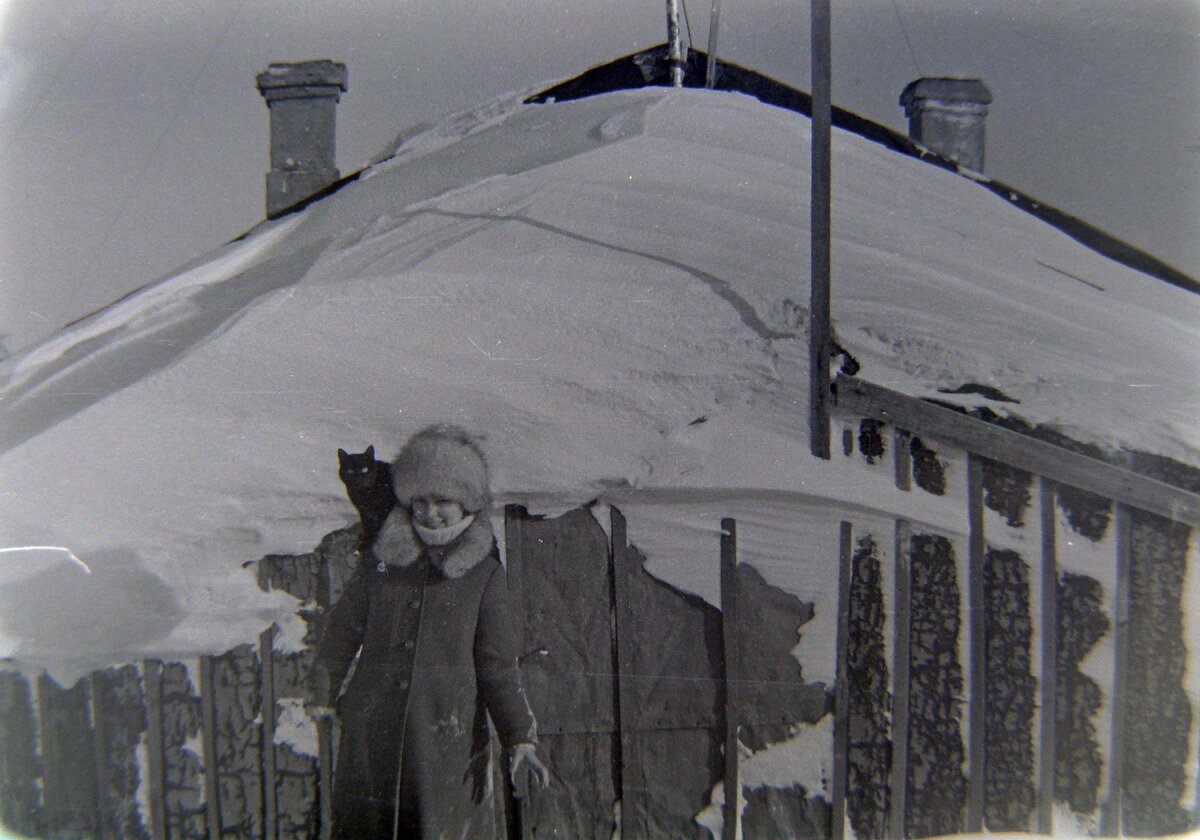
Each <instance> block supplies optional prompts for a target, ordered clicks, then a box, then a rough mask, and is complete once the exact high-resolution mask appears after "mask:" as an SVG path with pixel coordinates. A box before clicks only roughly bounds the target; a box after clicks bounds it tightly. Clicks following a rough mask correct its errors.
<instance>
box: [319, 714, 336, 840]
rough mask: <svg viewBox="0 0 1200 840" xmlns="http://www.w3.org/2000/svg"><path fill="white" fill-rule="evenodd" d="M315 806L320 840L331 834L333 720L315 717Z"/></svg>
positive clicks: (326, 838)
mask: <svg viewBox="0 0 1200 840" xmlns="http://www.w3.org/2000/svg"><path fill="white" fill-rule="evenodd" d="M317 785H318V787H317V797H318V799H319V801H318V803H317V807H318V808H319V809H320V812H321V830H320V835H319V837H320V840H330V838H331V837H332V836H333V721H332V720H331V719H330V718H327V717H320V718H317Z"/></svg>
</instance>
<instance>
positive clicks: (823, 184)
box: [808, 0, 833, 460]
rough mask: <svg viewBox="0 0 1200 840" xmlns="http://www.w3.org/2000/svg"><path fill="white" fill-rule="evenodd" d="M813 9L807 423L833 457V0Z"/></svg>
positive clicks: (818, 449) (821, 450) (813, 440)
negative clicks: (831, 414) (831, 265)
mask: <svg viewBox="0 0 1200 840" xmlns="http://www.w3.org/2000/svg"><path fill="white" fill-rule="evenodd" d="M809 2H810V4H811V13H812V202H811V210H812V216H811V245H812V249H811V252H810V254H811V260H810V262H811V272H812V273H811V280H810V299H809V308H808V311H809V329H808V380H809V390H808V400H809V402H808V427H809V444H810V447H811V449H812V454H813V455H815V456H816V457H818V458H824V459H825V460H829V457H830V455H829V403H830V396H831V394H830V390H829V360H830V349H831V346H832V343H833V342H832V339H833V329H832V327H831V326H830V305H829V298H830V296H829V285H830V250H831V248H830V237H831V234H832V228H831V224H830V211H829V205H830V193H831V189H830V188H831V185H832V177H831V176H832V172H831V156H832V148H831V147H832V136H831V135H832V125H833V103H832V87H833V86H832V78H833V74H832V68H831V64H832V58H831V55H832V50H831V49H830V41H831V34H830V29H831V27H830V9H829V4H830V0H809Z"/></svg>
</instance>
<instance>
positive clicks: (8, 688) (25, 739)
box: [0, 671, 43, 837]
mask: <svg viewBox="0 0 1200 840" xmlns="http://www.w3.org/2000/svg"><path fill="white" fill-rule="evenodd" d="M33 706H34V704H33V688H32V686H30V684H29V680H28V679H27V678H26V677H25V675H24V674H21V673H18V672H16V671H2V672H0V825H4V826H6V827H8V828H9V829H11V830H13V831H15V832H17V833H19V834H23V835H25V836H28V837H39V836H41V835H42V833H43V831H42V805H41V801H40V798H39V796H38V791H39V789H40V788H41V786H42V770H41V766H40V761H39V758H38V751H37V750H38V744H37V740H38V736H37V716H36V715H35V713H34V707H33Z"/></svg>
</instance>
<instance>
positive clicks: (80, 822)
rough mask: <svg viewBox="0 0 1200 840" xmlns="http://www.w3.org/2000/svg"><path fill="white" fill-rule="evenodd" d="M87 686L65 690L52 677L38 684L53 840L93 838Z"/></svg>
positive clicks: (92, 770) (92, 744)
mask: <svg viewBox="0 0 1200 840" xmlns="http://www.w3.org/2000/svg"><path fill="white" fill-rule="evenodd" d="M88 705H89V702H88V682H87V680H80V681H79V682H77V683H76V684H75V685H74V686H73V687H71V688H69V689H64V688H62V687H61V686H59V684H58V683H56V682H55V681H54V680H53V679H52V678H51V677H50V676H49V675H47V674H42V676H41V677H40V679H39V680H38V713H39V717H40V718H41V733H42V762H43V779H44V781H45V789H44V791H43V796H44V801H45V814H46V830H47V833H48V834H49V835H50V836H52V837H94V836H95V835H96V833H97V824H96V817H97V812H96V777H95V771H96V766H95V761H96V755H95V742H94V739H93V736H92V728H91V725H90V724H89V721H88V719H89V717H90V712H89V709H88Z"/></svg>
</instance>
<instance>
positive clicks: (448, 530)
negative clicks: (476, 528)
mask: <svg viewBox="0 0 1200 840" xmlns="http://www.w3.org/2000/svg"><path fill="white" fill-rule="evenodd" d="M474 521H475V514H473V513H472V514H471V515H470V516H464V517H463V518H462V519H461V520H459V521H458V522H456V523H454V524H453V525H447V526H446V527H445V528H426V527H424V526H423V525H420V524H418V523H417V522H416V521H414V522H413V524H412V526H413V530H414V531H416V532H417V536H418V537H420V538H421V542H423V543H425V545H449V544H450V543H452V542H454V540H455V538H457V537H458V535H459V534H461V533H462V532H463V531H465V530H467V529H468V528H470V527H471V523H472V522H474Z"/></svg>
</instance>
